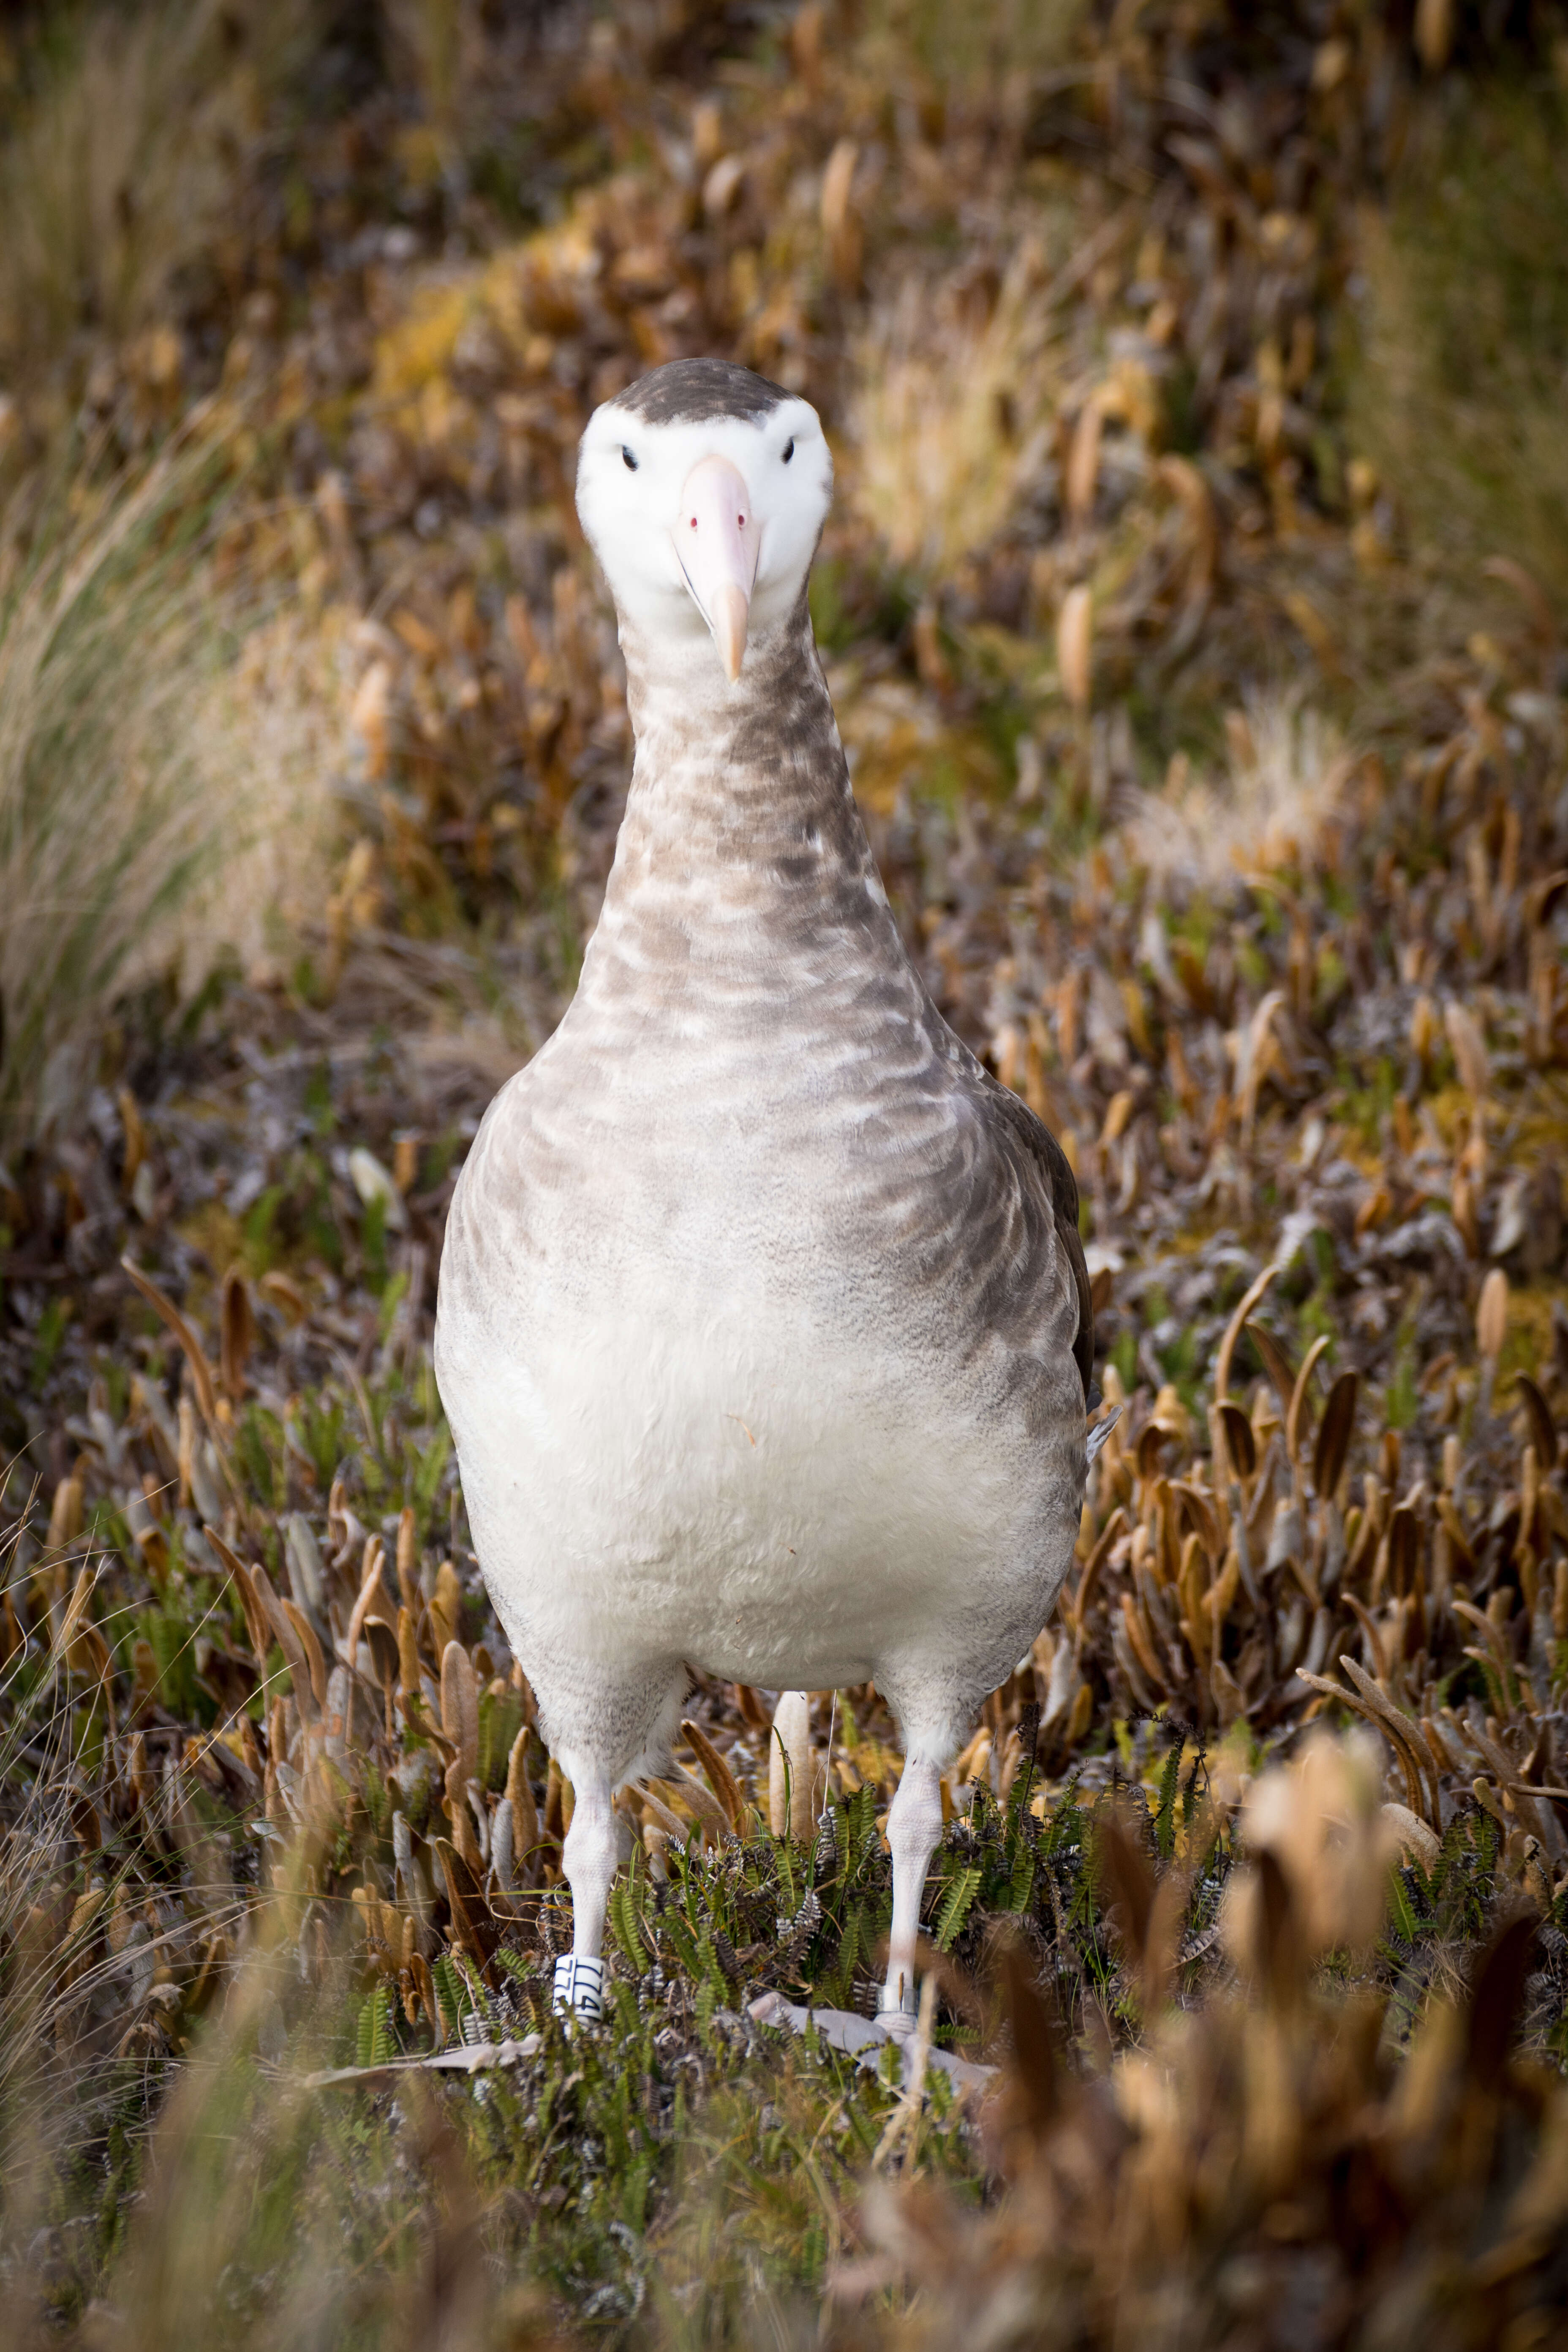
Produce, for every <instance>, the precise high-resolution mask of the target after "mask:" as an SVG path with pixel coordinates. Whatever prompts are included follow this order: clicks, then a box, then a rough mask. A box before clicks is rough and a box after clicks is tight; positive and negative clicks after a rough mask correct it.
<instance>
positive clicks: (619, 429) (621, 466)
mask: <svg viewBox="0 0 1568 2352" xmlns="http://www.w3.org/2000/svg"><path fill="white" fill-rule="evenodd" d="M832 491H833V460H832V458H831V457H830V456H829V454H828V448H827V443H826V439H825V437H824V435H823V431H822V425H821V423H820V421H819V419H818V417H817V414H816V409H815V408H813V407H812V405H811V404H810V402H809V401H805V400H800V399H798V398H797V397H796V396H795V394H793V393H789V392H784V391H782V390H781V389H780V387H779V386H778V385H777V384H776V383H768V381H767V380H766V378H765V377H763V376H760V375H753V374H752V372H751V370H750V369H749V368H742V367H735V366H733V365H731V362H729V361H728V360H672V361H671V362H669V364H668V367H661V368H655V369H654V371H653V373H651V375H645V376H642V377H640V378H639V380H638V381H637V383H634V384H632V385H630V386H628V388H627V389H626V391H625V392H623V393H622V394H620V395H619V397H618V398H617V399H615V400H609V401H606V402H605V404H604V406H603V407H602V408H596V409H595V411H594V414H593V415H592V416H591V417H590V418H589V420H588V429H587V431H586V432H585V433H584V436H583V444H582V448H581V450H580V452H579V454H578V459H577V511H578V513H579V514H580V515H581V517H582V519H583V528H584V530H585V531H586V532H587V534H588V539H589V541H590V543H591V545H592V547H593V549H594V552H595V555H596V556H597V557H598V559H599V562H601V564H602V565H603V566H604V569H605V578H606V579H607V580H608V581H609V583H610V587H611V590H612V591H613V593H614V595H615V599H616V609H617V611H618V612H619V614H620V615H621V618H622V620H623V621H629V622H631V623H632V625H634V626H635V627H636V628H637V630H638V632H639V633H641V634H644V635H647V636H648V637H650V638H653V639H655V640H657V639H658V638H661V637H672V636H673V637H686V636H689V635H696V634H698V633H699V632H701V631H707V632H709V633H710V635H711V636H712V639H713V643H714V645H715V646H716V647H717V649H718V657H719V659H720V660H721V662H722V664H723V666H724V670H725V673H726V675H727V676H728V677H729V679H730V681H731V685H733V683H734V682H735V680H736V679H737V678H738V677H740V675H741V665H742V661H743V659H744V657H745V651H746V640H747V637H748V635H750V636H752V637H757V638H761V637H765V636H767V635H770V634H771V633H772V632H773V630H774V629H775V628H777V627H779V626H780V625H782V624H784V622H786V621H788V620H789V618H790V617H791V615H792V614H793V613H794V612H795V607H796V605H797V604H798V603H799V601H800V595H801V591H802V589H803V588H804V587H805V575H806V573H807V572H808V571H809V570H810V568H811V559H812V557H813V555H814V554H815V553H816V542H817V540H818V538H819V537H820V535H821V531H822V526H823V522H824V520H825V519H826V514H827V507H828V501H829V499H830V498H831V496H832Z"/></svg>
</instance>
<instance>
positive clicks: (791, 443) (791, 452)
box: [784, 433, 795, 466]
mask: <svg viewBox="0 0 1568 2352" xmlns="http://www.w3.org/2000/svg"><path fill="white" fill-rule="evenodd" d="M794 456H795V436H794V434H793V433H792V434H791V436H790V437H789V439H788V440H787V441H786V442H785V443H784V464H785V465H786V466H787V465H788V464H789V461H790V459H791V458H792V457H794Z"/></svg>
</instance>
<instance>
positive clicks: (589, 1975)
mask: <svg viewBox="0 0 1568 2352" xmlns="http://www.w3.org/2000/svg"><path fill="white" fill-rule="evenodd" d="M604 1989H605V1963H604V1961H603V1960H585V1959H583V1958H580V1957H579V1956H578V1955H577V1954H576V1953H575V1952H563V1953H562V1955H561V1957H560V1958H559V1959H558V1960H557V1961H556V1963H555V1997H554V2000H553V2003H552V2006H553V2008H554V2009H555V2011H556V2013H557V2015H560V2014H563V2013H564V2012H565V2011H569V2010H574V2011H576V2013H577V2015H578V2016H579V2017H580V2018H582V2019H583V2020H584V2021H585V2022H587V2023H594V2022H595V2021H597V2020H598V2019H599V2018H601V2017H603V2015H604V2013H605V2001H604Z"/></svg>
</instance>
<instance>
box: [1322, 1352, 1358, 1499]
mask: <svg viewBox="0 0 1568 2352" xmlns="http://www.w3.org/2000/svg"><path fill="white" fill-rule="evenodd" d="M1360 1389H1361V1381H1360V1377H1359V1375H1358V1374H1357V1373H1355V1372H1342V1373H1341V1374H1340V1376H1339V1378H1338V1380H1336V1381H1335V1382H1334V1384H1333V1387H1332V1388H1331V1390H1330V1391H1329V1401H1328V1402H1327V1403H1326V1404H1325V1405H1324V1407H1323V1418H1322V1420H1321V1422H1320V1423H1319V1424H1318V1442H1317V1444H1316V1446H1315V1448H1314V1449H1313V1454H1312V1486H1313V1490H1314V1492H1315V1493H1317V1494H1318V1495H1320V1496H1321V1497H1322V1499H1323V1501H1324V1502H1331V1501H1332V1499H1333V1497H1334V1496H1336V1495H1337V1494H1338V1493H1339V1490H1340V1481H1341V1479H1342V1477H1343V1476H1344V1472H1345V1464H1346V1462H1347V1461H1348V1460H1349V1458H1350V1446H1351V1438H1352V1434H1353V1433H1354V1429H1355V1409H1356V1398H1357V1396H1358V1394H1359V1392H1360Z"/></svg>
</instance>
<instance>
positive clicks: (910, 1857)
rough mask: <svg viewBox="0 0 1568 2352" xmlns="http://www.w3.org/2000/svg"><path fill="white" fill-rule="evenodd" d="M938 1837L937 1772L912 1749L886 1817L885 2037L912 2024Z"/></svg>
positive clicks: (881, 2005) (881, 2013) (881, 2004)
mask: <svg viewBox="0 0 1568 2352" xmlns="http://www.w3.org/2000/svg"><path fill="white" fill-rule="evenodd" d="M941 1837H942V1768H941V1766H940V1765H939V1764H938V1763H937V1762H936V1760H935V1759H934V1758H932V1757H931V1756H922V1755H921V1753H920V1752H919V1751H918V1750H914V1751H911V1753H910V1755H909V1756H908V1757H907V1758H906V1759H905V1762H904V1769H903V1776H902V1778H901V1779H900V1782H899V1787H898V1793H897V1795H896V1796H895V1797H894V1799H893V1803H892V1810H891V1811H890V1812H889V1815H888V1843H889V1847H890V1848H891V1849H892V1855H893V1926H892V1932H891V1933H890V1934H889V1937H888V1980H887V1982H886V1984H885V1985H884V1986H883V1988H882V1991H881V1997H880V1999H879V2000H878V2003H877V2015H878V2018H879V2021H880V2022H881V2023H882V2024H883V2025H884V2026H886V2027H887V2029H888V2031H889V2032H890V2033H897V2032H902V2031H906V2030H907V2029H908V2027H909V2026H910V2025H911V2024H912V2023H913V2021H914V2016H915V2009H916V2002H915V1942H916V1938H917V1937H919V1935H920V1927H921V1895H923V1894H924V1892H925V1883H926V1872H927V1870H928V1869H929V1868H930V1866H931V1855H932V1854H933V1853H935V1852H936V1849H937V1844H938V1842H939V1841H940V1839H941Z"/></svg>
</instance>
